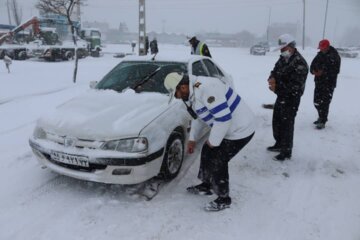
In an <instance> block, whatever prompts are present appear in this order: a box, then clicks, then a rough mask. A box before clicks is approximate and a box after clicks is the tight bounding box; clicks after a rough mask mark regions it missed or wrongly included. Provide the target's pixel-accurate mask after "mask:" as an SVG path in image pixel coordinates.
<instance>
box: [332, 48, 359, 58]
mask: <svg viewBox="0 0 360 240" xmlns="http://www.w3.org/2000/svg"><path fill="white" fill-rule="evenodd" d="M336 50H337V51H338V53H339V55H340V56H341V57H346V58H356V57H357V56H358V55H359V53H357V52H355V51H354V50H352V49H350V48H336Z"/></svg>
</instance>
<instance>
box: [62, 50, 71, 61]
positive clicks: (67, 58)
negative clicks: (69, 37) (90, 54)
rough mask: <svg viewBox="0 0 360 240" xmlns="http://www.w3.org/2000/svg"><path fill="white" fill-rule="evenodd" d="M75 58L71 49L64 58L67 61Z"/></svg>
mask: <svg viewBox="0 0 360 240" xmlns="http://www.w3.org/2000/svg"><path fill="white" fill-rule="evenodd" d="M72 58H73V53H72V52H71V51H66V52H65V54H64V58H63V59H64V60H65V61H69V60H70V59H72Z"/></svg>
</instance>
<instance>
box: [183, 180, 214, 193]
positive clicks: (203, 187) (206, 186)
mask: <svg viewBox="0 0 360 240" xmlns="http://www.w3.org/2000/svg"><path fill="white" fill-rule="evenodd" d="M186 190H187V191H188V192H189V193H192V194H196V195H212V192H211V185H210V183H205V182H203V183H201V184H199V185H195V186H191V187H188V188H186Z"/></svg>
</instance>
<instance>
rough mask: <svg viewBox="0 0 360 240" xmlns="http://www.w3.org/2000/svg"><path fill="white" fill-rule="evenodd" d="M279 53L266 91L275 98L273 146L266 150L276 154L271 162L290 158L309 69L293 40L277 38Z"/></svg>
mask: <svg viewBox="0 0 360 240" xmlns="http://www.w3.org/2000/svg"><path fill="white" fill-rule="evenodd" d="M279 49H280V51H281V56H280V58H279V60H278V61H277V62H276V64H275V67H274V69H273V70H272V71H271V74H270V77H269V79H268V83H269V88H270V90H271V91H273V92H274V93H275V94H276V95H277V98H276V101H275V105H274V112H273V121H272V126H273V135H274V138H275V141H276V142H275V145H273V146H271V147H268V148H267V150H268V151H271V152H280V153H279V154H278V155H276V156H275V157H274V158H273V159H274V160H276V161H284V160H286V159H290V158H291V154H292V147H293V136H294V124H295V117H296V113H297V111H298V108H299V104H300V98H301V96H302V95H303V93H304V89H305V81H306V77H307V74H308V72H309V67H308V65H307V63H306V61H305V59H304V58H303V56H301V54H300V53H299V52H298V51H297V49H296V42H295V39H294V38H293V37H292V36H291V35H289V34H283V35H281V36H280V37H279Z"/></svg>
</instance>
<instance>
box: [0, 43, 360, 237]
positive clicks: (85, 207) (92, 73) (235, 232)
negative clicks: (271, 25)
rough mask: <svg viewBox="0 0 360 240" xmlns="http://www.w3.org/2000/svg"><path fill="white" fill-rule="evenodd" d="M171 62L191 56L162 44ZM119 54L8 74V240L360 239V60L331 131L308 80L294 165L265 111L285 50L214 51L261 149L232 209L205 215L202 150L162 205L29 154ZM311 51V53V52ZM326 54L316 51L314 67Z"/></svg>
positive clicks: (237, 169)
mask: <svg viewBox="0 0 360 240" xmlns="http://www.w3.org/2000/svg"><path fill="white" fill-rule="evenodd" d="M159 47H160V51H161V52H162V53H165V54H168V55H170V56H171V55H175V54H184V53H188V52H189V51H190V49H189V47H186V46H170V45H168V46H162V45H160V46H159ZM121 51H130V47H129V46H120V45H119V46H115V45H113V46H108V47H107V49H105V52H106V53H107V54H105V55H104V56H103V57H102V58H90V57H89V58H86V59H82V60H80V63H79V68H80V69H79V77H78V82H77V83H76V84H73V83H72V71H73V62H56V63H48V62H41V61H35V60H28V61H14V63H13V65H12V66H11V68H12V69H11V70H12V73H11V74H7V72H6V69H5V67H4V66H3V65H0V86H1V87H0V152H1V160H0V168H1V169H2V171H1V174H0V194H1V196H0V239H1V240H10V239H11V240H23V239H27V240H32V239H33V240H48V239H53V240H60V239H61V240H64V239H75V240H82V239H86V240H92V239H93V240H98V239H186V240H191V239H208V240H210V239H216V240H219V239H246V240H252V239H253V240H265V239H271V240H289V239H291V240H313V239H314V240H315V239H326V240H332V239H334V240H338V239H346V240H359V239H360V204H359V203H360V188H359V186H360V162H359V161H360V160H359V157H360V110H359V109H360V108H359V106H358V103H359V102H360V99H359V94H358V91H359V89H360V67H359V66H360V58H356V59H345V58H343V59H342V69H341V74H340V76H339V79H338V87H337V89H336V90H335V95H334V99H333V103H332V105H331V109H330V111H331V112H330V116H329V119H330V120H329V122H328V124H327V126H326V128H325V129H324V130H321V131H319V130H315V129H314V126H313V124H312V122H313V121H314V120H315V119H316V118H317V116H316V112H315V109H314V107H313V105H312V97H313V89H314V83H313V77H312V76H311V75H309V76H308V80H307V85H306V90H305V94H304V96H303V98H302V102H301V105H300V109H299V112H298V116H297V118H296V126H295V138H294V150H293V158H292V160H291V161H286V162H284V163H279V162H274V161H272V160H271V158H272V156H273V154H272V153H269V152H267V151H266V150H265V148H266V147H267V146H269V145H272V144H273V143H274V142H273V138H272V130H271V117H272V111H271V110H265V109H262V108H261V104H262V103H272V102H274V100H275V96H274V95H273V94H272V93H271V92H270V91H269V90H268V88H267V82H266V79H267V77H268V74H269V71H270V70H271V69H272V67H273V64H274V63H275V61H276V60H277V57H278V53H276V52H275V53H274V52H271V53H270V54H268V55H266V56H265V57H262V56H251V55H249V53H248V49H236V48H212V49H211V52H212V55H213V57H214V59H215V60H216V61H217V62H218V63H219V64H220V65H221V66H222V67H223V68H224V69H225V70H226V71H227V72H229V73H230V74H232V75H233V78H234V80H235V82H236V86H237V90H238V92H239V93H240V95H241V96H242V97H243V98H244V99H245V100H246V101H247V102H248V104H249V105H250V106H251V107H252V109H253V111H254V112H255V113H256V115H257V120H258V128H257V131H256V135H255V137H254V139H253V140H252V141H251V142H250V144H249V145H248V146H247V147H246V148H245V149H244V150H243V151H242V152H241V153H240V154H238V155H237V156H236V157H235V159H233V160H232V161H231V163H230V182H231V185H230V188H231V196H232V198H233V205H232V206H231V208H230V209H226V210H224V211H222V212H219V213H207V212H205V211H203V206H204V204H205V203H207V202H208V201H210V200H212V199H213V197H205V196H192V195H189V194H187V193H186V191H185V188H186V187H187V186H189V185H191V184H194V183H198V181H197V179H196V176H197V171H198V166H199V152H198V151H197V153H196V154H195V155H193V156H188V157H187V159H186V161H185V163H184V168H183V171H182V172H181V173H180V175H179V176H178V177H177V178H176V179H175V180H174V181H172V182H171V183H169V184H167V185H165V186H164V187H163V188H162V189H161V192H160V193H159V194H158V195H157V196H156V197H155V198H154V199H153V200H152V201H143V200H141V199H134V198H132V197H130V196H129V194H127V193H126V191H125V188H124V187H122V186H116V185H105V184H98V183H91V182H84V181H79V180H75V179H72V178H68V177H64V176H60V175H58V174H55V173H53V172H51V171H50V170H48V169H43V168H42V167H41V166H40V165H39V164H38V163H37V161H36V160H35V157H34V156H33V155H32V153H31V150H30V147H29V145H28V137H29V135H30V134H31V133H32V131H33V128H34V124H35V120H36V119H37V118H38V117H39V116H41V115H42V114H44V113H46V112H47V111H49V110H50V109H53V108H54V107H55V106H57V105H59V104H60V103H62V102H64V101H65V100H67V99H70V98H72V97H74V96H76V95H79V94H80V93H82V92H84V91H86V90H87V89H88V84H89V82H90V81H92V80H99V79H100V78H101V77H102V76H103V75H104V74H105V73H107V72H108V71H109V70H110V69H111V68H112V67H113V66H114V65H115V64H116V63H118V62H119V59H117V58H113V57H112V55H111V54H109V53H110V52H121ZM302 52H303V51H302ZM315 54H316V50H315V49H306V51H305V52H304V56H305V57H306V59H307V60H308V63H310V62H311V60H312V58H313V57H314V56H315Z"/></svg>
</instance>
